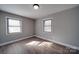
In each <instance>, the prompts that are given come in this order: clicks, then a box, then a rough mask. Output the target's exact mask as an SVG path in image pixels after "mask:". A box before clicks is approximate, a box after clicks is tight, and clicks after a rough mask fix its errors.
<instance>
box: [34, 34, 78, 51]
mask: <svg viewBox="0 0 79 59" xmlns="http://www.w3.org/2000/svg"><path fill="white" fill-rule="evenodd" d="M35 36H36V37H38V38H42V39H45V40H48V41H51V42H55V43H58V44H60V45H63V46H66V47H68V48H72V49H77V50H79V47H77V46H73V45H70V44H65V43H62V42H58V41H55V40H51V39H47V38H45V37H42V36H37V35H35Z"/></svg>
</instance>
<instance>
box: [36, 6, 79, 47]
mask: <svg viewBox="0 0 79 59" xmlns="http://www.w3.org/2000/svg"><path fill="white" fill-rule="evenodd" d="M45 18H52V32H51V33H46V32H43V19H45ZM36 35H37V36H41V37H44V38H47V39H50V40H51V41H53V40H55V41H57V42H61V43H64V44H69V45H72V46H77V47H79V7H76V8H72V9H69V10H64V11H62V12H58V13H55V14H52V15H49V16H47V17H44V18H41V19H38V20H36Z"/></svg>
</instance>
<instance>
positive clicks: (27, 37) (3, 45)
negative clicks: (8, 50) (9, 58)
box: [0, 35, 34, 46]
mask: <svg viewBox="0 0 79 59" xmlns="http://www.w3.org/2000/svg"><path fill="white" fill-rule="evenodd" d="M31 37H34V35H33V36H29V37H23V38H20V39H17V40H13V41H9V42H5V43H2V44H0V46H4V45H7V44H11V43H14V42H17V41H21V40H24V39H27V38H31Z"/></svg>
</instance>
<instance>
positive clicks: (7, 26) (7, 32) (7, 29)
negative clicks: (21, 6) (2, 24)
mask: <svg viewBox="0 0 79 59" xmlns="http://www.w3.org/2000/svg"><path fill="white" fill-rule="evenodd" d="M5 18H6V34H7V35H10V34H19V33H22V20H21V19H18V18H13V17H5ZM9 19H13V20H19V21H20V30H21V31H20V32H13V33H9V27H10V26H9V25H8V23H9V22H8V20H9ZM15 27H16V26H15ZM18 27H19V26H18Z"/></svg>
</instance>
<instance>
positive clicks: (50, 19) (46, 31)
mask: <svg viewBox="0 0 79 59" xmlns="http://www.w3.org/2000/svg"><path fill="white" fill-rule="evenodd" d="M47 20H51V32H52V18H46V19H43V32H47V33H51V32H48V31H45V29H44V28H45V21H47Z"/></svg>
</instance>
